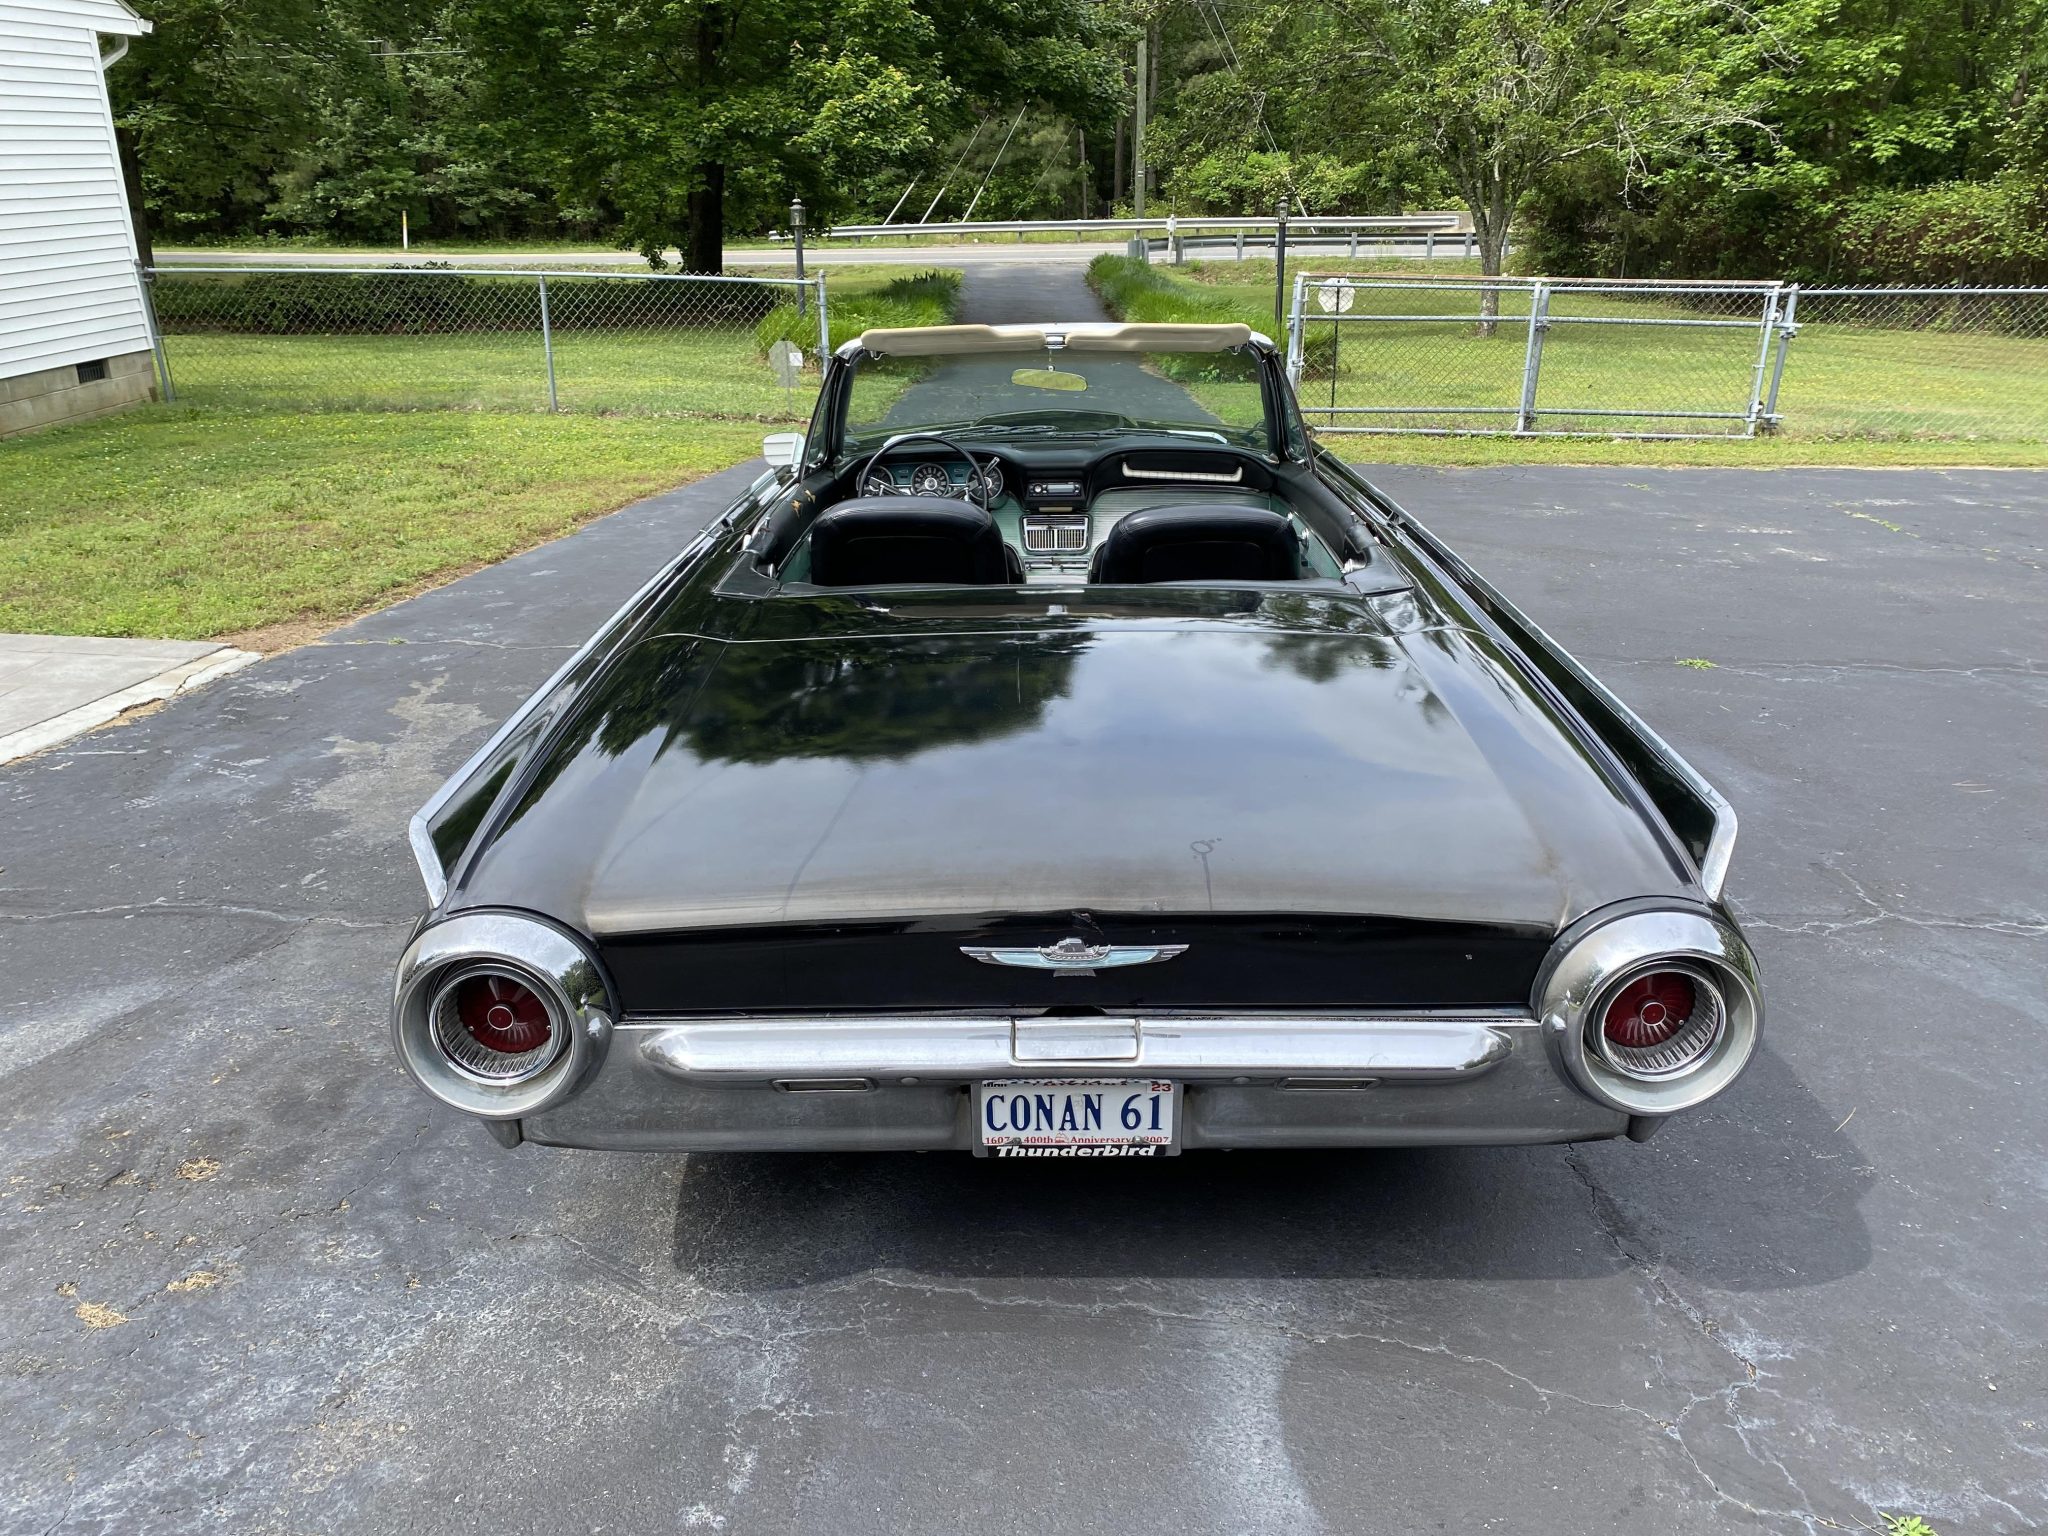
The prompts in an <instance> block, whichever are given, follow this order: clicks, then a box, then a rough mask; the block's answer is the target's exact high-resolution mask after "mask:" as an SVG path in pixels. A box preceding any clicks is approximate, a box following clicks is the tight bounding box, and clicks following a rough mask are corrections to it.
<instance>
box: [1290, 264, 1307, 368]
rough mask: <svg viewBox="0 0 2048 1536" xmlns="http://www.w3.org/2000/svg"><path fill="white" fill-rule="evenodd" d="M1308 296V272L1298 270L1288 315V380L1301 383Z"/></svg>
mask: <svg viewBox="0 0 2048 1536" xmlns="http://www.w3.org/2000/svg"><path fill="white" fill-rule="evenodd" d="M1307 296H1308V274H1307V273H1306V272H1298V273H1296V274H1295V277H1294V302H1293V304H1292V305H1291V307H1290V308H1289V311H1288V315H1287V333H1286V334H1287V382H1288V383H1290V384H1293V385H1295V386H1297V387H1298V386H1299V385H1300V384H1301V368H1302V363H1303V361H1304V359H1303V356H1302V350H1303V349H1302V339H1301V333H1302V311H1303V309H1304V307H1305V305H1306V301H1307Z"/></svg>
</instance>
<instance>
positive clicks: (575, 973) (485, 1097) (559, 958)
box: [391, 912, 612, 1120]
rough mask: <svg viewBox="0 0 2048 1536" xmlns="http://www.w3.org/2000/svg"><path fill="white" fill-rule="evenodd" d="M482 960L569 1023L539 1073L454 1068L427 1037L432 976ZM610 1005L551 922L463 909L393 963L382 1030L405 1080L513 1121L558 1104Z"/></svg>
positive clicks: (587, 1057)
mask: <svg viewBox="0 0 2048 1536" xmlns="http://www.w3.org/2000/svg"><path fill="white" fill-rule="evenodd" d="M478 961H488V962H490V963H492V964H495V965H502V966H504V967H505V968H506V969H507V970H510V971H513V972H515V973H517V974H518V975H519V976H521V977H523V978H524V979H525V980H526V981H527V982H528V984H529V985H531V986H532V987H533V988H534V990H535V992H536V993H538V995H539V996H540V997H541V999H542V1001H544V1002H545V1003H546V1004H547V1006H548V1010H549V1012H550V1013H551V1014H552V1015H553V1016H554V1017H555V1018H556V1019H558V1020H560V1021H561V1023H562V1025H563V1026H564V1027H565V1028H566V1030H567V1031H568V1037H569V1038H568V1042H567V1044H566V1046H565V1047H564V1048H563V1049H562V1050H561V1051H560V1052H559V1053H557V1055H556V1056H555V1057H554V1059H553V1060H552V1061H551V1062H549V1064H548V1065H547V1066H546V1067H544V1068H543V1069H542V1070H541V1071H540V1072H538V1073H536V1074H535V1075H534V1076H532V1077H529V1078H524V1079H521V1080H519V1081H517V1082H512V1083H490V1082H485V1081H481V1080H479V1079H477V1078H474V1077H472V1076H470V1075H468V1074H466V1073H463V1072H459V1071H457V1070H456V1068H455V1066H454V1064H453V1063H451V1062H450V1061H449V1060H448V1058H447V1057H446V1056H444V1055H443V1054H442V1053H441V1051H440V1049H439V1048H438V1047H437V1046H436V1045H435V1044H434V1039H433V1029H432V1025H431V1022H430V1020H429V1019H428V1017H427V1014H428V1009H429V1007H430V1006H431V1003H432V1000H433V997H434V994H435V993H436V991H437V990H438V989H439V983H440V979H441V978H442V977H444V976H446V975H448V973H449V972H450V971H451V970H452V969H453V968H455V967H457V966H463V965H469V964H473V963H475V962H478ZM611 1030H612V1020H611V1004H610V1001H609V999H608V997H607V994H606V992H605V985H604V978H603V975H602V974H601V973H600V972H599V970H598V967H597V962H596V961H595V960H593V959H592V958H591V957H590V955H589V954H588V953H586V952H585V950H584V948H583V946H582V945H581V944H579V943H577V942H576V940H574V939H572V938H571V937H570V936H569V935H568V934H566V933H564V932H563V931H562V930H561V929H559V928H556V927H555V926H554V925H553V924H551V923H544V922H542V921H541V920H540V919H539V918H536V917H526V916H523V915H522V914H520V913H517V912H464V913H462V914H460V915H459V916H456V917H451V918H450V919H449V920H448V921H447V922H445V923H436V924H435V925H434V926H432V927H431V928H428V929H426V930H425V931H423V932H422V933H421V934H420V935H419V936H418V937H417V938H415V939H414V940H413V941H412V943H411V944H410V945H408V946H407V947H406V951H405V954H404V956H403V957H402V958H401V959H400V960H399V962H398V979H397V983H396V986H395V987H394V989H393V993H392V999H391V1037H392V1043H393V1044H394V1045H395V1046H396V1047H397V1050H398V1059H399V1061H400V1062H402V1063H403V1064H404V1066H405V1069H406V1071H407V1072H409V1073H411V1074H412V1077H413V1080H414V1081H415V1082H417V1083H418V1084H419V1085H420V1087H422V1088H424V1089H425V1090H426V1091H427V1092H428V1093H430V1094H432V1095H433V1096H434V1097H435V1098H437V1099H439V1100H440V1101H441V1102H442V1103H443V1104H446V1105H448V1106H449V1107H450V1108H452V1109H459V1110H462V1111H463V1112H464V1113H465V1114H471V1115H477V1116H480V1117H481V1118H483V1119H485V1120H518V1119H520V1118H522V1117H524V1116H526V1115H531V1114H536V1113H538V1112H539V1111H541V1110H544V1109H547V1108H549V1107H550V1106H551V1105H554V1104H558V1103H560V1102H561V1101H562V1100H563V1099H565V1098H567V1097H568V1096H569V1095H570V1094H572V1093H574V1092H575V1091H576V1089H577V1087H578V1086H579V1085H580V1084H581V1083H582V1082H583V1081H584V1080H585V1079H586V1078H588V1077H589V1075H590V1074H591V1072H592V1071H593V1070H594V1069H595V1068H596V1066H597V1064H598V1062H599V1061H600V1060H601V1059H602V1058H603V1056H604V1052H605V1047H606V1045H607V1044H608V1043H609V1042H610V1039H611Z"/></svg>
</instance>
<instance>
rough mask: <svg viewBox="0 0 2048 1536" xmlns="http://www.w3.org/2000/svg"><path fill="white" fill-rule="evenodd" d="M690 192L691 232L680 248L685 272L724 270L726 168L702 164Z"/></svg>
mask: <svg viewBox="0 0 2048 1536" xmlns="http://www.w3.org/2000/svg"><path fill="white" fill-rule="evenodd" d="M697 176H698V185H697V187H696V189H695V190H693V191H692V192H691V193H690V230H689V234H688V236H687V237H686V243H685V244H684V246H683V251H682V256H683V270H684V271H685V272H710V273H716V272H723V271H724V270H725V167H724V166H722V165H701V166H699V167H698V168H697Z"/></svg>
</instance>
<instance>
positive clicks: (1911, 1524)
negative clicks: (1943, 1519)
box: [1884, 1515, 1936, 1536]
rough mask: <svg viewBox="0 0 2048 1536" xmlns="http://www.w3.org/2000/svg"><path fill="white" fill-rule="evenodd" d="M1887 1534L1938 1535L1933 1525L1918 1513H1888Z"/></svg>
mask: <svg viewBox="0 0 2048 1536" xmlns="http://www.w3.org/2000/svg"><path fill="white" fill-rule="evenodd" d="M1884 1530H1885V1536H1936V1532H1935V1529H1934V1527H1933V1526H1931V1525H1929V1524H1928V1523H1927V1522H1926V1521H1925V1520H1922V1519H1921V1518H1920V1517H1919V1516H1918V1515H1886V1516H1885V1517H1884Z"/></svg>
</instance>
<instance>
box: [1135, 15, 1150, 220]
mask: <svg viewBox="0 0 2048 1536" xmlns="http://www.w3.org/2000/svg"><path fill="white" fill-rule="evenodd" d="M1149 36H1150V33H1149V30H1148V31H1147V32H1146V33H1141V34H1140V35H1139V37H1138V114H1137V121H1136V123H1135V124H1134V125H1133V128H1132V133H1131V138H1132V154H1131V161H1132V164H1131V212H1132V214H1133V215H1134V216H1135V217H1137V218H1141V219H1142V218H1143V217H1145V82H1146V80H1147V79H1148V78H1149V75H1148V71H1147V66H1148V65H1149V64H1150V63H1151V52H1152V50H1151V46H1150V43H1149V41H1148V39H1149Z"/></svg>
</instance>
